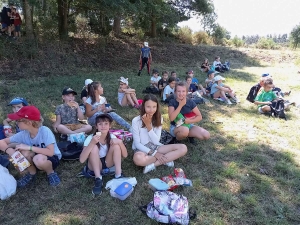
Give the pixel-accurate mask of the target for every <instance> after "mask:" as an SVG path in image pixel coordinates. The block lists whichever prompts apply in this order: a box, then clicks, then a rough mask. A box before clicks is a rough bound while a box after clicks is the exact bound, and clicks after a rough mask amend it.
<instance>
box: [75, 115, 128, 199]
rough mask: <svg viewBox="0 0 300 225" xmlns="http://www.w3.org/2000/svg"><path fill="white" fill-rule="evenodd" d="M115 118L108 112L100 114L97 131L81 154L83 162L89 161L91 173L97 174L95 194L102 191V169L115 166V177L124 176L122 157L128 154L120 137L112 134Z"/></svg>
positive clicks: (85, 143)
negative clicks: (111, 129)
mask: <svg viewBox="0 0 300 225" xmlns="http://www.w3.org/2000/svg"><path fill="white" fill-rule="evenodd" d="M112 122H113V119H112V118H111V116H110V115H108V114H101V115H98V116H97V117H96V119H95V124H96V132H95V133H94V134H91V135H90V136H88V137H87V138H86V140H85V142H84V148H83V151H82V153H81V154H80V157H79V160H80V162H81V163H84V162H85V161H87V167H88V170H89V173H94V174H95V184H94V187H93V190H92V193H93V194H94V195H100V194H101V193H102V176H101V171H102V170H103V169H106V168H110V167H112V166H115V168H116V172H115V178H117V179H118V178H122V177H124V175H123V174H122V168H121V162H122V158H126V157H127V156H128V153H127V149H126V147H125V145H124V144H123V142H122V141H121V140H120V139H117V138H116V136H115V135H113V134H110V133H109V130H110V128H111V124H112Z"/></svg>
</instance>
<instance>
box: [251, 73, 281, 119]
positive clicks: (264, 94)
mask: <svg viewBox="0 0 300 225" xmlns="http://www.w3.org/2000/svg"><path fill="white" fill-rule="evenodd" d="M272 89H273V80H272V78H267V79H265V80H264V84H263V90H262V91H261V92H260V94H259V95H257V96H256V98H255V100H254V104H255V105H258V112H259V113H262V114H263V113H267V112H270V111H271V107H270V104H272V101H273V100H278V99H279V98H278V97H277V96H276V94H275V93H274V92H273V91H272Z"/></svg>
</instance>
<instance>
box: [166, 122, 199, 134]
mask: <svg viewBox="0 0 300 225" xmlns="http://www.w3.org/2000/svg"><path fill="white" fill-rule="evenodd" d="M190 125H191V126H190V129H191V128H192V127H193V126H195V125H194V124H190ZM175 128H176V126H175V125H172V124H171V125H170V134H171V135H172V136H173V137H175V134H174V130H175Z"/></svg>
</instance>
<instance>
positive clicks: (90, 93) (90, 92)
mask: <svg viewBox="0 0 300 225" xmlns="http://www.w3.org/2000/svg"><path fill="white" fill-rule="evenodd" d="M99 85H100V82H98V81H93V82H92V83H90V84H89V85H88V96H89V97H90V98H91V99H92V101H91V103H92V105H93V104H94V103H95V102H96V95H95V91H96V90H97V88H98V87H99Z"/></svg>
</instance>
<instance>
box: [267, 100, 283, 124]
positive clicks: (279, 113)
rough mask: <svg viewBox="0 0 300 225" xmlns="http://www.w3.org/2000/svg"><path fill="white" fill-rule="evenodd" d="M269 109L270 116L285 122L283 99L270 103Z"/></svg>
mask: <svg viewBox="0 0 300 225" xmlns="http://www.w3.org/2000/svg"><path fill="white" fill-rule="evenodd" d="M270 107H271V114H270V116H274V117H277V118H280V119H285V120H286V116H285V113H284V100H283V99H280V100H278V101H272V104H270Z"/></svg>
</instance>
